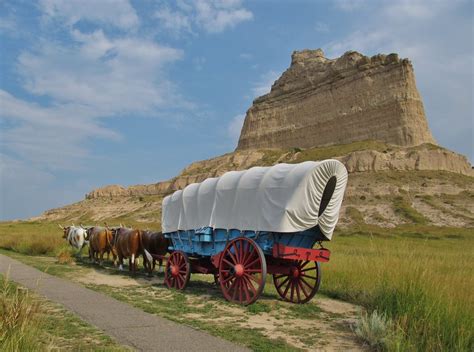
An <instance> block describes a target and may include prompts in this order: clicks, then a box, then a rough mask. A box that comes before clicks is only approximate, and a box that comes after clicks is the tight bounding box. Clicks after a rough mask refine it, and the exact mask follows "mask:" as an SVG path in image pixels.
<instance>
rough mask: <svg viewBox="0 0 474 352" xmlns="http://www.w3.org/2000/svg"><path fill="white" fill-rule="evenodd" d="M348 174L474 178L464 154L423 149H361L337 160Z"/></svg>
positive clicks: (430, 148)
mask: <svg viewBox="0 0 474 352" xmlns="http://www.w3.org/2000/svg"><path fill="white" fill-rule="evenodd" d="M336 159H338V160H340V161H341V162H342V163H343V164H344V165H345V166H346V168H347V171H348V172H349V173H354V172H367V171H389V170H391V171H428V170H429V171H449V172H455V173H459V174H463V175H468V176H473V173H472V169H471V165H470V164H469V162H468V160H467V158H466V157H465V156H464V155H460V154H456V153H453V152H451V151H449V150H446V149H442V148H433V147H431V146H423V147H421V148H407V149H405V148H402V149H398V150H395V151H391V152H386V153H383V152H378V151H375V150H361V151H356V152H353V153H350V154H348V155H345V156H343V157H338V158H336Z"/></svg>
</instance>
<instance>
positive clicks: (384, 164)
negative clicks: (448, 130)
mask: <svg viewBox="0 0 474 352" xmlns="http://www.w3.org/2000/svg"><path fill="white" fill-rule="evenodd" d="M269 153H270V155H271V157H269ZM333 158H334V159H338V160H339V161H341V162H342V163H343V164H344V165H345V166H346V168H347V171H348V172H349V173H358V172H376V171H388V170H393V171H422V170H426V171H428V170H430V171H449V172H455V173H459V174H463V175H470V176H472V175H473V172H472V169H471V165H470V163H469V162H468V160H467V158H466V157H465V156H463V155H460V154H457V153H454V152H451V151H449V150H447V149H444V148H441V147H438V146H436V145H432V144H425V145H422V146H418V147H408V148H403V147H388V148H387V150H385V151H376V150H358V151H354V152H350V153H347V154H346V155H334V156H333ZM304 160H305V159H304V158H303V159H301V152H296V151H288V150H271V151H270V150H266V151H263V150H246V151H237V152H234V153H230V154H225V155H222V156H218V157H216V158H213V159H209V160H202V161H197V162H194V163H192V164H191V165H189V166H188V167H186V168H185V169H184V170H183V171H182V172H181V174H179V175H178V176H177V177H174V178H172V179H171V180H168V181H163V182H158V183H154V184H149V185H136V186H130V187H122V186H117V185H111V186H105V187H102V188H98V189H95V190H93V191H91V192H90V193H88V194H87V195H86V199H95V198H104V197H105V198H112V197H120V196H146V195H162V196H164V195H167V194H170V193H172V192H174V191H176V190H178V189H183V188H184V187H186V186H187V185H189V184H191V183H195V182H202V181H204V180H205V179H206V178H209V177H218V176H221V175H223V174H224V173H226V172H227V171H231V170H245V169H248V168H250V167H252V166H256V165H260V166H266V165H267V166H268V165H273V164H276V163H280V162H281V163H297V162H301V161H304Z"/></svg>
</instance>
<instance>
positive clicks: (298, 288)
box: [295, 280, 301, 302]
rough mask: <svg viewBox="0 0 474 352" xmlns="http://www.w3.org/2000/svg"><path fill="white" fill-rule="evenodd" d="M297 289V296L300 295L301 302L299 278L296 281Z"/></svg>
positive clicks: (299, 300)
mask: <svg viewBox="0 0 474 352" xmlns="http://www.w3.org/2000/svg"><path fill="white" fill-rule="evenodd" d="M295 290H296V297H298V302H301V296H300V282H299V280H298V281H296V283H295Z"/></svg>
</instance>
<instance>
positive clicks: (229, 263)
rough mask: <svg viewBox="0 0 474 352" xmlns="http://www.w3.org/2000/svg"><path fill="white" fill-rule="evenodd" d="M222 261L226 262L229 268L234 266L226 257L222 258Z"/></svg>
mask: <svg viewBox="0 0 474 352" xmlns="http://www.w3.org/2000/svg"><path fill="white" fill-rule="evenodd" d="M222 261H223V262H225V263H227V265H229V266H230V267H231V268H232V267H234V263H231V262H229V261H228V260H227V259H225V258H223V259H222Z"/></svg>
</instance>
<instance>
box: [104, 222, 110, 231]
mask: <svg viewBox="0 0 474 352" xmlns="http://www.w3.org/2000/svg"><path fill="white" fill-rule="evenodd" d="M104 225H105V228H106V229H108V228H109V225H107V222H105V221H104Z"/></svg>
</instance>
